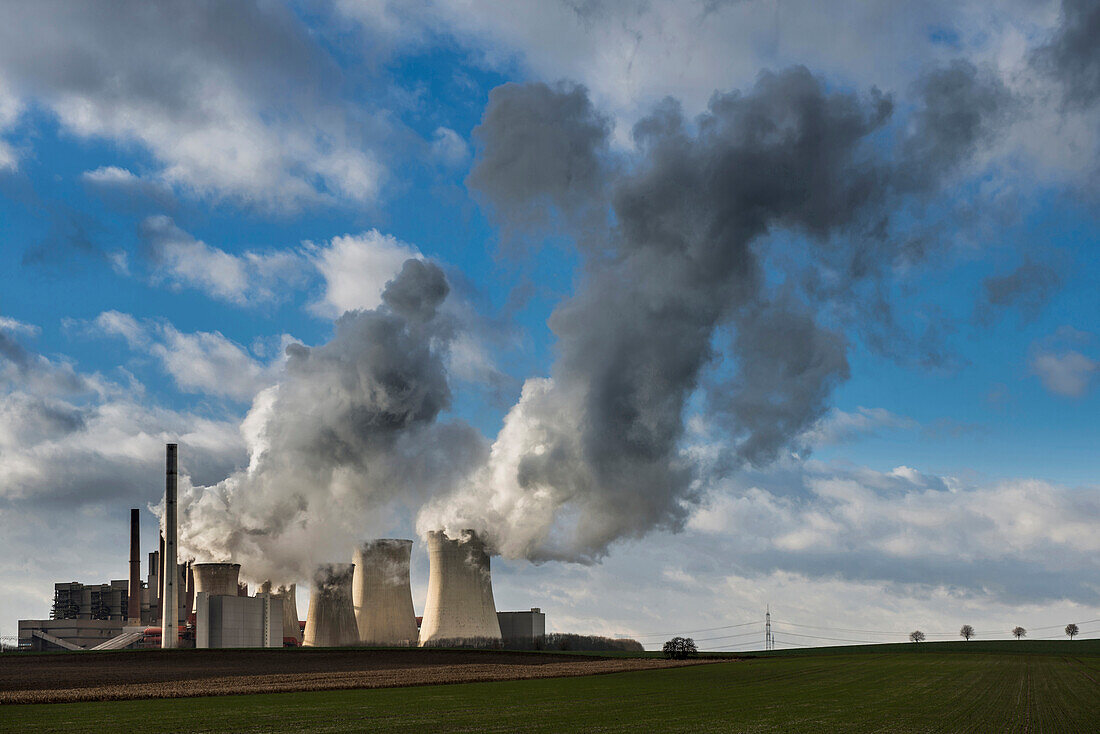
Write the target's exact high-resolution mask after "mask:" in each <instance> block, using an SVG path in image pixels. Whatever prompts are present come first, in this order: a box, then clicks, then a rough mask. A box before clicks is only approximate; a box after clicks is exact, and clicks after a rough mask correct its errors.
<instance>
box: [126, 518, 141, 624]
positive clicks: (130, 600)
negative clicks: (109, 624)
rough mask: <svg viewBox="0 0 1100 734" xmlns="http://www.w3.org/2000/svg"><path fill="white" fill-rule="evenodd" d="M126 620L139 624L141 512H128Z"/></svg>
mask: <svg viewBox="0 0 1100 734" xmlns="http://www.w3.org/2000/svg"><path fill="white" fill-rule="evenodd" d="M126 619H127V622H128V623H129V624H141V510H139V509H138V508H136V507H135V508H134V509H132V510H130V588H129V591H128V592H127V594H126Z"/></svg>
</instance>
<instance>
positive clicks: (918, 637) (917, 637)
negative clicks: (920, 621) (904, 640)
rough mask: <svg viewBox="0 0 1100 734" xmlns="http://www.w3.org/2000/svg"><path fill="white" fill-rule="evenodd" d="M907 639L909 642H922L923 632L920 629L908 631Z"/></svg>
mask: <svg viewBox="0 0 1100 734" xmlns="http://www.w3.org/2000/svg"><path fill="white" fill-rule="evenodd" d="M909 640H910V641H911V642H924V633H923V632H921V631H920V630H916V631H915V632H910V633H909Z"/></svg>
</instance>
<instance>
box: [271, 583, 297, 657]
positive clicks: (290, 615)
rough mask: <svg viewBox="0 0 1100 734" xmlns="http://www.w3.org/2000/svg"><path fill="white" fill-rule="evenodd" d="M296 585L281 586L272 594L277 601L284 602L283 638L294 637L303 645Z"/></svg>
mask: <svg viewBox="0 0 1100 734" xmlns="http://www.w3.org/2000/svg"><path fill="white" fill-rule="evenodd" d="M295 588H296V587H295V585H294V584H291V585H290V586H280V587H279V590H278V591H275V592H272V594H271V596H272V597H273V598H275V599H282V600H283V638H284V639H285V638H287V637H293V638H294V639H295V640H297V641H298V644H299V645H300V644H302V628H301V626H300V625H299V624H298V600H297V599H296V598H295V597H294V589H295Z"/></svg>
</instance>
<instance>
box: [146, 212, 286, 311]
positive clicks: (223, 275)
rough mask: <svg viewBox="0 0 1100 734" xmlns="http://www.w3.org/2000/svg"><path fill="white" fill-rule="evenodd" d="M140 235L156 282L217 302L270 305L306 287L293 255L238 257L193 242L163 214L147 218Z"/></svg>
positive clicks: (246, 254)
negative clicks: (147, 252) (159, 280)
mask: <svg viewBox="0 0 1100 734" xmlns="http://www.w3.org/2000/svg"><path fill="white" fill-rule="evenodd" d="M141 233H142V237H143V238H144V240H145V242H146V244H147V246H148V249H149V256H150V260H151V262H152V264H153V277H154V278H155V279H165V280H167V281H168V282H169V283H172V284H175V285H176V286H179V287H189V288H195V289H198V290H201V291H203V292H204V293H206V294H207V295H209V296H211V297H213V298H216V299H218V300H222V301H228V302H230V303H234V304H237V305H242V306H246V305H247V306H252V305H257V304H262V303H271V302H275V301H278V300H281V299H283V298H285V297H286V295H287V292H288V291H289V290H291V289H294V288H296V287H299V286H301V285H303V284H304V283H305V282H306V274H305V272H304V270H303V264H304V263H303V258H302V256H301V255H300V254H299V253H297V252H294V251H286V250H282V251H280V250H271V251H267V252H253V251H246V252H244V253H242V254H240V255H235V254H232V253H229V252H226V251H225V250H222V249H220V248H218V247H214V246H212V245H208V244H206V243H205V242H203V241H202V240H197V239H195V238H194V237H192V236H191V235H190V234H188V233H187V232H184V231H183V230H181V229H180V228H179V227H177V226H176V225H175V223H174V222H173V221H172V220H171V219H170V218H168V217H166V216H163V215H157V216H152V217H149V218H147V219H146V220H145V221H144V222H143V223H142V226H141Z"/></svg>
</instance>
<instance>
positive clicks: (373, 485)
mask: <svg viewBox="0 0 1100 734" xmlns="http://www.w3.org/2000/svg"><path fill="white" fill-rule="evenodd" d="M448 291H449V287H448V285H447V281H446V278H445V277H444V274H443V272H442V271H441V270H440V269H439V267H438V266H436V265H434V264H432V263H428V262H424V261H422V260H408V261H407V262H406V263H405V264H404V267H403V269H402V270H401V272H400V273H399V274H398V275H397V276H396V277H395V278H394V279H393V280H392V281H391V282H390V283H389V284H388V285H387V287H386V290H385V292H384V293H383V296H382V301H383V302H382V305H380V306H379V307H378V308H376V309H374V310H370V311H349V312H347V313H345V314H344V315H343V316H342V317H340V318H339V319H338V320H337V321H336V329H335V335H334V336H333V338H332V340H331V341H330V342H328V343H327V344H325V345H323V346H320V347H316V348H312V349H311V348H307V347H304V346H302V345H298V344H294V345H291V346H290V347H288V349H287V352H288V360H287V364H286V374H285V377H284V379H283V380H282V381H281V382H280V383H279V384H278V385H276V386H274V387H271V388H269V389H267V390H265V391H263V392H261V393H260V394H259V395H258V396H257V398H256V400H255V401H254V403H253V406H252V410H251V411H250V412H249V414H248V416H247V418H246V419H245V421H244V424H243V431H244V433H245V436H246V440H247V443H248V448H249V453H250V461H249V465H248V468H247V469H245V470H243V471H241V472H238V473H236V474H233V475H232V476H230V477H228V478H227V479H225V480H224V481H222V482H220V483H219V484H217V485H215V486H211V487H194V488H191V489H189V490H188V491H186V492H183V493H181V498H180V525H181V528H180V547H181V553H182V554H184V555H185V556H186V555H192V556H194V557H196V558H197V559H199V560H211V561H219V560H229V559H232V560H233V561H234V562H237V563H240V564H242V568H243V570H244V573H245V574H247V575H248V576H249V577H250V578H253V579H272V580H274V581H275V582H279V581H285V580H290V581H293V580H297V579H305V578H310V576H311V573H312V571H313V567H314V566H315V565H316V564H318V563H322V562H326V561H332V560H341V559H344V558H347V557H348V556H349V555H350V552H351V550H350V549H351V547H352V545H353V544H354V543H355V542H358V541H359V540H361V539H362V538H363V537H364V536H367V535H371V534H378V533H382V532H385V531H387V530H388V529H389V524H390V523H391V522H392V520H393V518H392V517H390V516H388V515H387V514H386V508H387V507H388V506H392V504H393V502H395V501H396V502H400V503H403V504H405V505H406V506H408V507H411V508H412V509H414V510H415V509H416V508H417V507H418V506H419V505H420V503H422V502H423V501H424V500H425V499H426V498H427V497H429V496H431V495H434V494H437V493H440V492H442V491H443V490H444V489H446V488H449V487H453V486H454V485H455V483H456V482H457V481H458V478H459V477H461V476H462V475H463V474H464V473H465V472H468V471H469V470H470V469H471V468H472V467H473V466H475V465H477V464H479V463H481V462H482V461H483V456H484V440H483V439H482V438H481V437H480V435H479V434H478V433H477V432H476V431H474V430H473V429H472V428H470V427H468V426H466V425H465V424H462V423H447V422H438V421H437V418H438V417H439V415H440V413H441V412H442V411H444V410H445V409H446V408H447V407H448V405H449V404H450V400H451V393H450V388H449V386H448V382H447V375H446V369H445V356H446V350H447V348H448V345H449V343H450V340H451V338H452V336H453V334H454V330H455V329H454V325H453V324H452V323H451V321H450V320H449V319H448V317H447V316H446V315H445V314H443V313H441V311H440V306H441V304H442V303H443V301H444V299H445V298H446V297H447V295H448Z"/></svg>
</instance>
